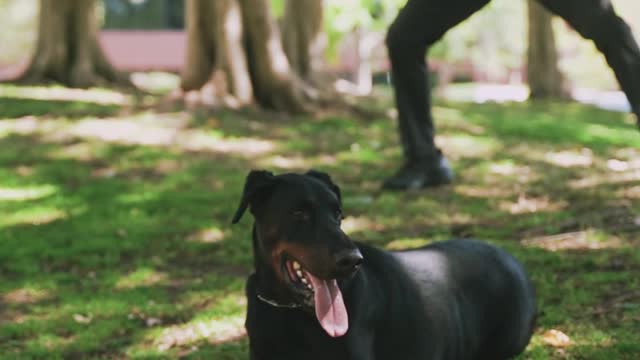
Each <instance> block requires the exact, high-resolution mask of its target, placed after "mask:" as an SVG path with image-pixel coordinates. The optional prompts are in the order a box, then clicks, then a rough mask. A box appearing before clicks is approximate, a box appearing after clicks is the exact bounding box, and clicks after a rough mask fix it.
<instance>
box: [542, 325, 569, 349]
mask: <svg viewBox="0 0 640 360" xmlns="http://www.w3.org/2000/svg"><path fill="white" fill-rule="evenodd" d="M542 341H544V343H545V344H547V345H551V346H553V347H567V346H570V345H572V344H573V341H571V338H569V336H567V334H565V333H563V332H562V331H560V330H556V329H551V330H548V331H547V332H545V333H544V334H543V335H542Z"/></svg>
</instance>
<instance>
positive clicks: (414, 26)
mask: <svg viewBox="0 0 640 360" xmlns="http://www.w3.org/2000/svg"><path fill="white" fill-rule="evenodd" d="M489 1H490V0H409V1H408V2H407V4H406V5H405V7H404V8H403V9H402V10H400V13H399V14H398V17H397V18H396V19H395V21H394V22H393V24H392V25H391V27H390V28H389V32H388V34H387V48H388V50H389V58H390V60H391V71H392V79H393V86H394V89H395V99H396V106H397V108H398V118H399V128H400V140H401V142H402V147H403V152H404V156H405V158H406V159H407V161H412V160H416V159H420V158H435V157H436V155H437V154H438V151H437V149H436V146H435V143H434V135H435V131H434V125H433V118H432V114H431V98H430V96H431V94H430V87H429V80H428V69H427V62H426V60H425V55H426V52H427V49H428V47H429V46H430V45H432V44H433V43H435V42H436V41H437V40H439V39H440V38H441V37H442V35H444V33H446V32H447V30H449V29H450V28H452V27H453V26H455V25H457V24H458V23H460V22H462V21H463V20H465V19H466V18H468V17H469V16H471V15H472V14H473V13H475V12H476V11H477V10H479V9H480V8H482V7H483V6H484V5H486V4H487V3H489Z"/></svg>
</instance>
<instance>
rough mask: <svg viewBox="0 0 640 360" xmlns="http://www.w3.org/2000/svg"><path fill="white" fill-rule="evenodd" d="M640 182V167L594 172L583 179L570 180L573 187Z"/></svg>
mask: <svg viewBox="0 0 640 360" xmlns="http://www.w3.org/2000/svg"><path fill="white" fill-rule="evenodd" d="M635 182H640V169H638V170H633V171H625V172H611V173H608V174H594V175H589V176H586V177H584V178H581V179H577V180H571V181H569V183H568V184H569V187H570V188H572V189H586V188H593V187H596V186H599V185H606V184H609V185H611V184H626V183H635Z"/></svg>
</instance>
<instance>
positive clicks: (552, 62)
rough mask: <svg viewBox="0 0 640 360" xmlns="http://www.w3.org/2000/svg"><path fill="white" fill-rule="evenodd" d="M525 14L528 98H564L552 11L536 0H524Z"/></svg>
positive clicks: (566, 93) (564, 92)
mask: <svg viewBox="0 0 640 360" xmlns="http://www.w3.org/2000/svg"><path fill="white" fill-rule="evenodd" d="M528 17H529V39H528V40H529V48H528V51H527V79H528V83H529V89H530V98H531V99H551V98H555V99H564V98H568V97H569V92H568V90H567V89H566V88H565V79H564V76H563V75H562V73H561V72H560V69H559V67H558V52H557V49H556V41H555V36H554V33H553V21H552V20H553V15H552V14H551V13H550V12H548V11H547V10H546V9H545V8H544V7H542V5H540V4H539V3H538V2H537V1H535V0H528Z"/></svg>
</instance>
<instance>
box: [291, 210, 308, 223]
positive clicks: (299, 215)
mask: <svg viewBox="0 0 640 360" xmlns="http://www.w3.org/2000/svg"><path fill="white" fill-rule="evenodd" d="M292 215H293V218H294V219H296V220H300V221H306V220H309V214H308V213H307V212H306V211H304V210H295V211H294V212H293V214H292Z"/></svg>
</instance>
